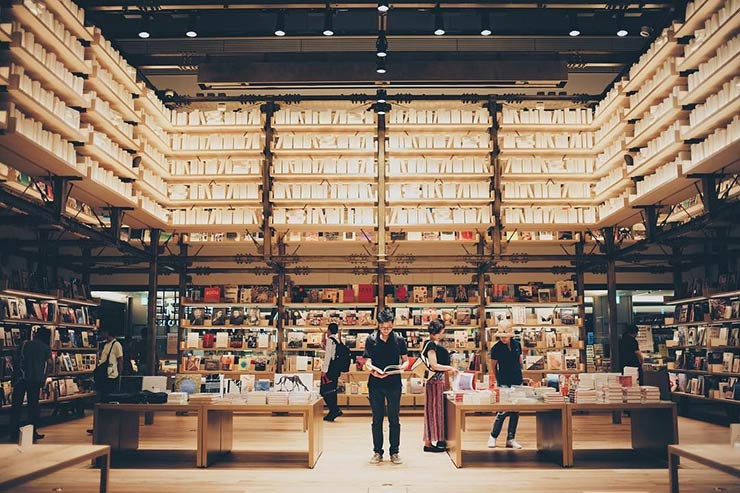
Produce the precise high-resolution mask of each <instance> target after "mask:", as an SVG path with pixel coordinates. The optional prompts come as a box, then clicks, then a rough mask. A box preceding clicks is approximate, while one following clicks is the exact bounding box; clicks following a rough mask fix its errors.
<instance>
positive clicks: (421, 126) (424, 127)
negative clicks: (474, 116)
mask: <svg viewBox="0 0 740 493" xmlns="http://www.w3.org/2000/svg"><path fill="white" fill-rule="evenodd" d="M386 128H387V131H388V132H391V133H392V132H440V133H448V132H488V131H489V129H490V128H491V124H490V123H388V124H387V125H386ZM374 129H375V126H373V127H372V130H374ZM504 130H506V129H502V131H504Z"/></svg>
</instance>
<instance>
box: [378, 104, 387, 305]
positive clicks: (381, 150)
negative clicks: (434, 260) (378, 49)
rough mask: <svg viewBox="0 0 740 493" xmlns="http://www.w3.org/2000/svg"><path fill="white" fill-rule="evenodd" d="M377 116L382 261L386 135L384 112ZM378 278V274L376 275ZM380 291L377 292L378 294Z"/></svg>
mask: <svg viewBox="0 0 740 493" xmlns="http://www.w3.org/2000/svg"><path fill="white" fill-rule="evenodd" d="M376 115H377V118H378V125H377V137H378V152H377V163H378V169H377V173H378V175H377V176H378V179H377V182H378V262H379V263H384V262H385V261H386V260H387V259H386V254H387V252H386V239H387V238H386V229H387V228H386V213H385V210H386V198H387V197H386V192H385V182H386V165H385V136H386V115H385V113H383V114H379V113H376ZM378 280H380V276H379V277H378ZM380 295H381V293H380V292H378V296H380Z"/></svg>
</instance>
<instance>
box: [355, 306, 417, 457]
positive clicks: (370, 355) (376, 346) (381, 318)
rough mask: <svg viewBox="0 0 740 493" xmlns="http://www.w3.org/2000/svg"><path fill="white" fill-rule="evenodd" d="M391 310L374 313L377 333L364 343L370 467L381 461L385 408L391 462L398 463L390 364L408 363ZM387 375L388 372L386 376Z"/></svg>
mask: <svg viewBox="0 0 740 493" xmlns="http://www.w3.org/2000/svg"><path fill="white" fill-rule="evenodd" d="M393 318H394V316H393V310H390V309H385V310H383V311H381V312H379V313H378V317H377V320H378V330H376V331H375V332H373V333H372V334H370V336H369V337H368V338H367V341H365V355H364V356H365V367H366V368H367V369H368V370H370V377H369V378H368V382H367V387H368V393H369V398H370V408H371V410H372V413H373V422H372V432H373V452H374V453H373V457H372V459H371V460H370V463H371V464H378V463H380V462H382V460H383V419H384V418H385V412H386V411H385V410H386V405H387V406H388V423H389V434H390V436H389V440H390V449H389V453H390V456H391V462H393V463H394V464H401V463H402V461H401V457H400V456H399V455H398V449H399V445H400V439H401V422H400V419H399V415H400V411H401V375H400V372H397V371H396V372H394V371H393V369H392V368H389V367H391V366H393V365H398V364H399V363H401V362H403V363H404V364H405V363H406V362H407V361H408V350H407V349H406V341H405V340H404V339H403V337H401V336H399V335H398V334H396V333H395V332H393ZM389 372H390V373H389Z"/></svg>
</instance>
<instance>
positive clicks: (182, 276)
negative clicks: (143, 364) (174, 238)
mask: <svg viewBox="0 0 740 493" xmlns="http://www.w3.org/2000/svg"><path fill="white" fill-rule="evenodd" d="M187 256H188V244H187V243H183V242H182V238H180V257H181V258H182V263H181V264H180V266H179V267H180V268H179V270H178V277H177V294H178V300H179V303H178V305H177V367H178V368H179V367H180V364H181V362H182V347H183V346H184V342H185V339H184V337H183V336H184V332H183V329H182V326H181V325H180V324H182V321H183V320H184V319H185V305H183V300H184V299H185V296H186V295H187V291H188V263H187V262H186V261H185V259H186V258H187ZM178 373H179V371H178Z"/></svg>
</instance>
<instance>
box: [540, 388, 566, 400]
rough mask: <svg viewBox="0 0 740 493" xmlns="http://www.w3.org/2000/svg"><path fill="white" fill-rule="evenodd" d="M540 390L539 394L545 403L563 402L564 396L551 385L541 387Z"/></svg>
mask: <svg viewBox="0 0 740 493" xmlns="http://www.w3.org/2000/svg"><path fill="white" fill-rule="evenodd" d="M542 390H543V391H542V393H541V395H542V399H543V401H544V402H545V404H562V403H563V402H565V397H563V395H562V394H561V393H560V392H558V391H557V390H555V389H553V388H552V387H542Z"/></svg>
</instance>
